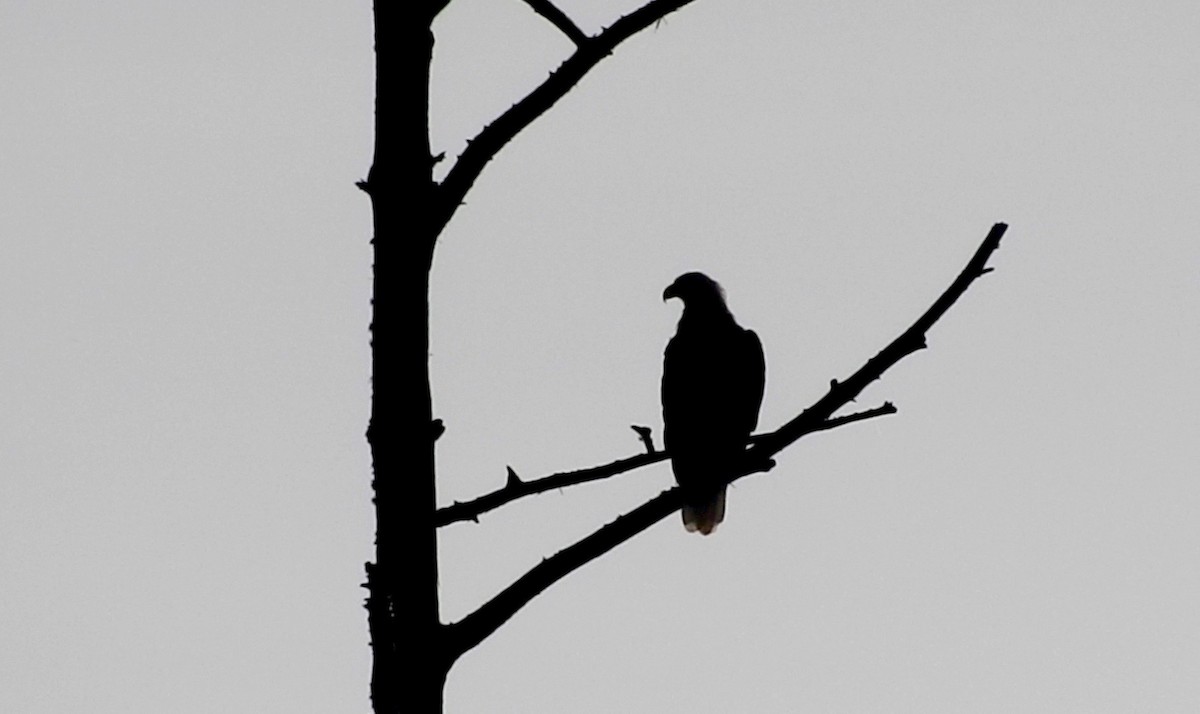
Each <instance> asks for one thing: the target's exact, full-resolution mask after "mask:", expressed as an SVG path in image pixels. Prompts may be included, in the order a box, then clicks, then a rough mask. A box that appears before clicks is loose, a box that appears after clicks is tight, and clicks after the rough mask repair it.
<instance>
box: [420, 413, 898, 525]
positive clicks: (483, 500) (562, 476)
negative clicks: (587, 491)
mask: <svg viewBox="0 0 1200 714" xmlns="http://www.w3.org/2000/svg"><path fill="white" fill-rule="evenodd" d="M895 413H896V407H894V406H892V403H891V402H885V403H884V404H883V406H880V407H875V408H874V409H868V410H866V411H862V412H857V413H854V414H847V415H845V416H840V417H834V418H832V419H827V420H825V421H823V422H821V423H819V424H817V425H815V426H813V427H811V431H825V430H828V429H834V428H836V427H839V426H842V425H844V424H850V423H852V422H856V421H862V420H863V419H870V418H871V417H877V416H883V415H885V414H895ZM642 428H645V427H642ZM811 431H810V433H811ZM775 433H776V432H771V433H769V434H756V435H754V436H752V437H750V443H751V444H757V443H759V442H761V441H763V440H764V439H769V438H772V437H774V436H775ZM797 438H799V437H797ZM669 458H671V453H670V452H669V451H653V452H647V453H644V454H637V455H636V456H630V457H627V458H624V459H617V460H616V461H613V462H611V463H607V464H603V465H601V466H593V467H591V468H586V469H579V470H577V471H563V472H560V473H555V474H550V475H549V476H543V477H541V478H536V479H533V480H532V481H522V480H521V479H519V478H516V474H515V473H513V470H512V467H509V469H508V474H509V476H508V479H507V481H506V482H505V484H504V486H503V487H502V488H498V489H496V490H495V491H491V492H489V493H485V494H483V495H482V496H480V497H478V498H473V499H471V500H470V501H461V502H460V501H455V502H454V503H453V504H451V505H449V506H443V507H442V508H439V509H438V510H437V515H436V516H435V521H434V522H435V523H436V524H437V525H438V526H439V527H441V526H445V525H449V524H451V523H457V522H459V521H475V522H476V523H478V522H479V516H481V515H483V514H484V513H487V512H488V511H491V510H495V509H497V508H499V507H501V506H503V505H505V504H508V503H512V502H513V501H515V500H517V499H518V498H524V497H525V496H533V495H535V494H539V493H545V492H546V491H554V490H556V489H561V488H566V487H568V486H575V485H578V484H581V483H587V482H589V481H599V480H600V479H605V478H609V477H610V476H618V475H620V474H623V473H626V472H628V471H633V470H634V469H639V468H641V467H643V466H649V465H650V464H657V463H658V462H660V461H666V460H667V459H669Z"/></svg>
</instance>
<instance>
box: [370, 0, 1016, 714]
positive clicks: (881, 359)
mask: <svg viewBox="0 0 1200 714" xmlns="http://www.w3.org/2000/svg"><path fill="white" fill-rule="evenodd" d="M690 1H691V0H650V2H647V3H646V4H645V5H643V6H642V7H640V8H639V9H637V10H635V11H633V12H631V13H629V14H628V15H625V16H624V17H621V18H619V19H617V20H616V21H615V22H613V23H612V25H610V26H609V27H608V28H606V29H604V30H603V31H601V32H599V33H597V34H594V35H589V34H588V33H586V32H584V31H583V30H581V29H580V28H579V27H578V26H577V25H576V24H575V23H574V22H572V21H571V20H570V19H569V18H568V17H567V16H566V15H565V14H564V13H563V12H561V11H560V10H559V9H558V8H557V7H555V6H554V4H553V3H552V2H550V0H525V2H526V4H527V5H528V6H529V7H530V8H531V9H532V10H533V11H534V12H536V13H538V14H539V15H541V16H542V17H543V18H545V19H546V20H547V21H549V22H550V23H552V24H553V25H554V26H555V27H556V28H558V29H559V30H560V31H561V32H562V33H563V34H564V35H566V36H567V37H568V38H569V39H570V40H571V41H572V42H573V43H574V45H575V49H574V52H573V53H572V54H571V55H570V56H569V57H568V58H567V59H566V60H564V61H563V62H562V64H560V65H559V66H558V68H557V69H556V70H555V71H554V72H552V73H551V74H550V76H549V77H548V78H547V79H546V80H545V81H544V82H542V84H541V85H539V86H538V87H537V88H535V89H534V90H533V91H531V92H530V93H529V94H528V95H527V96H525V97H524V98H523V99H521V100H520V101H518V102H517V103H516V104H514V105H513V106H512V107H511V108H510V109H509V110H508V111H505V112H504V113H502V114H501V115H500V116H498V117H496V119H495V120H494V121H492V123H490V124H488V125H487V126H485V127H484V128H483V129H482V130H481V131H480V132H479V133H478V134H477V135H476V136H475V137H474V138H472V139H471V140H470V142H469V143H468V145H467V148H466V149H465V150H464V151H463V152H462V154H461V155H460V156H459V157H458V158H457V159H456V160H455V161H454V163H453V165H452V166H451V167H450V169H449V171H448V172H447V173H446V174H445V177H444V178H443V179H442V180H441V181H435V180H434V173H433V168H434V165H435V164H436V163H437V162H439V161H440V160H442V159H443V157H442V156H441V155H439V156H433V155H432V152H431V150H430V144H429V76H430V75H429V70H430V61H431V59H432V55H433V43H434V38H433V31H432V24H433V20H434V18H435V17H436V16H437V14H438V13H439V12H440V11H441V10H442V9H443V8H444V7H445V6H446V5H447V4H448V3H449V0H417V1H416V2H411V3H394V2H387V1H386V0H376V2H375V8H374V14H375V55H376V85H375V88H376V103H375V153H374V157H373V160H372V164H371V168H370V171H369V173H368V174H367V178H366V180H364V181H362V182H360V183H359V187H360V188H361V189H362V190H363V191H365V192H366V193H367V194H368V195H369V196H370V198H371V206H372V213H373V217H374V238H373V240H372V244H373V246H374V271H375V273H374V299H373V315H372V324H371V336H372V339H371V345H372V373H373V376H372V387H373V393H372V401H371V418H370V425H369V426H368V428H367V440H368V442H369V444H370V447H371V455H372V460H373V468H374V479H373V481H372V487H373V488H374V493H375V497H374V502H375V513H376V539H375V561H374V562H373V563H368V564H367V566H366V574H367V578H366V584H365V586H364V587H366V588H367V590H368V597H367V605H366V607H367V620H368V627H369V630H370V636H371V648H372V653H373V656H374V660H373V667H372V672H371V700H372V704H373V706H374V710H375V712H376V714H397V713H398V712H402V711H403V712H440V711H441V710H442V691H443V687H444V684H445V679H446V674H447V672H448V671H449V669H450V667H451V666H452V665H453V664H454V662H455V661H456V660H457V659H458V658H459V657H460V656H461V655H462V654H463V653H464V652H466V651H467V650H469V649H471V648H472V647H474V646H475V645H477V644H479V643H480V642H481V641H483V640H484V639H485V638H486V637H487V636H488V635H490V634H491V633H492V632H494V631H495V630H496V629H497V628H498V627H500V626H501V625H502V624H503V623H504V622H506V621H507V620H508V619H509V618H510V617H512V615H513V614H514V613H516V612H517V611H518V610H519V609H520V608H521V607H523V606H524V605H525V604H526V603H528V602H529V601H530V600H531V599H532V598H533V597H535V596H536V595H538V594H539V593H541V592H542V591H544V590H545V589H546V588H548V587H549V586H551V585H552V584H554V583H555V582H556V581H558V580H559V579H561V578H563V577H565V576H566V575H567V574H568V573H570V572H572V571H573V570H575V569H576V568H579V567H581V566H582V565H584V564H586V563H587V562H589V561H591V560H592V559H594V558H596V557H598V556H600V555H602V554H604V553H605V552H607V551H609V550H611V549H612V548H614V547H616V546H617V545H619V544H620V543H622V542H624V541H626V540H628V539H629V538H631V537H633V536H634V535H636V534H638V533H640V532H641V531H643V530H645V529H646V528H648V527H650V526H651V525H653V524H654V523H656V522H657V521H659V520H661V519H662V518H665V517H666V516H668V515H670V514H671V513H672V512H674V511H677V510H678V509H679V507H680V505H681V498H680V494H679V491H678V489H675V488H673V489H669V490H667V491H665V492H663V493H662V494H660V495H658V496H656V497H654V498H652V499H650V500H649V501H647V502H646V503H644V504H643V505H641V506H639V507H637V508H635V509H634V510H632V511H630V512H628V513H626V514H624V515H622V516H620V517H618V518H617V519H616V520H615V521H613V522H612V523H609V524H608V525H606V526H604V527H603V528H600V529H599V530H597V531H596V532H594V533H592V534H591V535H589V536H587V537H585V538H583V539H582V540H580V541H579V542H577V543H575V544H573V545H571V546H569V547H567V548H565V549H563V550H562V551H560V552H559V553H557V554H555V555H553V556H551V557H550V558H547V559H545V560H543V561H542V562H541V563H540V564H538V565H537V566H535V567H534V568H533V569H531V570H530V571H529V572H527V573H526V574H525V575H523V576H521V577H520V578H518V579H517V580H516V582H514V583H513V584H512V585H510V586H509V587H507V588H505V589H504V590H502V591H501V592H500V593H498V594H497V595H496V596H495V597H493V598H492V599H491V600H489V601H487V602H486V603H484V604H483V605H482V606H480V607H479V608H478V609H477V610H476V611H475V612H473V613H471V614H469V615H467V616H466V617H464V618H463V619H462V620H460V621H459V622H455V623H449V624H447V623H442V622H441V620H440V617H439V613H438V591H437V583H438V563H437V529H438V527H440V526H442V525H445V524H447V523H451V522H454V521H461V520H465V519H476V518H477V517H478V515H479V514H480V513H482V512H484V511H487V510H490V509H493V508H497V507H499V506H502V505H504V504H505V503H508V502H510V501H512V500H515V499H517V498H520V497H522V496H526V495H530V494H533V493H539V492H541V491H545V490H549V489H553V488H561V487H563V486H567V485H571V484H576V483H582V482H585V481H592V480H596V479H601V478H606V477H609V476H613V475H616V474H619V473H624V472H627V471H630V470H632V469H636V468H639V467H642V466H646V465H649V464H652V463H656V462H658V461H662V460H665V459H667V458H669V457H670V454H668V453H666V452H664V451H657V450H655V449H654V447H653V442H652V440H651V439H650V435H649V433H648V432H639V433H640V434H641V435H642V436H643V441H644V443H645V445H646V447H647V448H646V453H644V454H640V455H635V456H631V457H629V458H625V459H621V460H619V461H615V462H613V463H611V464H607V465H605V466H599V467H595V468H589V469H583V470H581V471H575V472H570V473H563V474H554V475H550V476H547V477H544V478H540V479H535V480H531V481H521V480H520V479H518V478H517V477H516V475H515V474H510V478H509V480H508V483H507V484H506V485H505V486H504V488H502V489H500V490H498V491H495V492H493V493H489V494H485V495H483V496H481V497H479V498H477V499H475V500H473V501H470V502H467V503H456V504H454V505H452V506H448V507H446V508H443V509H440V510H439V509H438V508H437V504H436V490H435V486H436V484H435V477H436V468H435V462H434V442H435V441H436V440H437V438H438V436H439V435H440V434H441V432H442V430H443V427H442V424H441V422H440V421H439V420H436V419H434V416H433V408H432V402H431V397H430V385H429V359H428V354H429V271H430V268H431V265H432V259H433V252H434V245H435V244H436V242H437V239H438V236H439V235H440V234H441V233H442V230H443V229H444V228H445V227H446V225H447V223H448V222H449V221H450V219H451V218H452V217H453V216H454V214H455V212H456V211H457V209H458V207H459V206H460V205H462V203H463V199H464V197H465V196H466V194H467V192H468V191H469V190H470V189H471V186H472V185H473V184H474V183H475V180H476V179H477V178H478V177H479V175H480V173H481V172H482V171H483V169H484V167H485V166H486V165H487V163H488V162H489V161H491V159H492V158H493V157H494V156H496V154H497V152H499V151H500V150H501V149H502V148H503V147H504V146H505V145H506V144H507V143H508V142H509V141H510V140H511V139H512V138H513V137H514V136H516V135H517V134H518V133H519V132H520V131H522V130H523V129H524V128H525V127H527V126H528V125H529V124H530V123H531V122H533V121H534V120H535V119H537V118H538V117H539V116H541V115H542V114H543V113H545V112H546V111H547V110H548V109H550V107H552V106H554V104H555V103H556V102H557V101H558V100H559V99H561V98H562V97H563V96H564V95H566V94H567V93H568V92H569V91H570V90H571V89H572V88H573V87H575V85H576V84H577V83H578V82H579V81H580V79H582V78H583V77H584V76H585V75H586V74H587V73H588V72H589V71H590V70H591V69H592V68H593V67H595V66H596V65H597V64H598V63H599V62H600V61H601V60H603V59H604V58H605V57H607V56H609V55H610V54H612V52H613V51H614V50H615V49H616V47H617V46H618V45H620V44H621V43H622V42H623V41H624V40H626V39H627V38H629V37H630V36H632V35H634V34H635V33H637V32H639V31H641V30H643V29H645V28H647V27H649V26H651V25H653V24H655V23H657V22H658V21H659V20H661V19H662V18H663V17H665V16H666V15H667V14H669V13H671V12H674V11H675V10H678V9H679V8H681V7H683V6H684V5H687V4H688V3H689V2H690ZM1005 227H1006V226H1005V225H1004V224H1002V223H997V224H996V225H995V226H993V227H992V229H991V231H990V232H989V233H988V235H987V237H986V239H985V240H984V241H983V243H982V245H980V246H979V248H978V250H977V251H976V252H975V254H974V256H973V257H972V258H971V259H970V260H969V262H968V263H967V265H966V267H965V268H964V269H963V271H962V273H961V274H960V275H959V276H958V277H957V278H956V279H955V280H954V281H953V283H951V285H950V286H949V287H948V288H947V289H946V290H945V292H943V293H942V295H941V296H940V297H939V298H938V299H937V300H936V301H935V302H934V303H933V305H932V306H931V307H930V308H929V309H928V310H927V311H926V312H925V313H924V314H923V315H921V317H920V318H918V319H917V321H916V322H914V323H913V324H912V326H911V327H909V328H908V329H907V330H905V331H904V332H903V333H902V334H901V335H900V336H899V337H897V338H896V339H894V340H893V341H892V342H891V343H890V344H888V345H887V346H885V347H884V348H883V349H882V351H880V352H879V353H878V354H877V355H875V356H874V357H872V358H871V359H869V360H867V361H866V363H865V364H864V365H863V366H862V367H860V368H859V369H858V370H857V371H855V372H854V373H852V374H851V375H850V376H849V377H848V378H846V379H844V380H842V381H834V382H833V383H831V385H830V388H829V390H828V392H827V393H826V394H825V395H824V396H823V397H821V398H820V399H818V400H817V401H816V402H814V403H813V404H812V405H810V406H809V407H808V408H806V409H804V410H803V411H802V412H800V414H799V415H797V416H796V417H795V418H794V419H792V420H790V421H789V422H787V423H786V424H784V425H782V426H780V427H779V428H778V429H776V430H775V431H772V432H769V433H765V434H761V435H757V436H755V437H752V439H751V446H750V448H749V449H748V451H747V454H748V458H747V461H746V464H747V466H746V468H745V469H744V472H743V473H739V474H733V475H731V478H730V481H732V480H735V479H737V478H742V477H743V476H747V475H749V474H751V473H755V472H761V471H766V470H768V469H770V468H771V467H772V466H773V465H774V462H773V461H772V457H773V456H774V455H775V454H777V453H778V452H779V451H781V450H782V449H784V448H786V447H787V446H789V445H790V444H792V443H794V442H795V441H796V440H797V439H799V438H800V437H802V436H804V435H806V434H811V433H813V432H816V431H822V430H827V429H831V428H835V427H838V426H842V425H845V424H848V423H852V422H855V421H860V420H863V419H868V418H872V417H876V416H881V415H885V414H892V413H894V412H895V411H896V409H895V407H893V406H892V405H891V404H890V403H885V404H883V405H882V406H879V407H876V408H874V409H869V410H866V411H861V412H857V413H853V414H848V415H843V416H835V413H836V412H837V411H838V410H839V409H840V408H842V407H843V406H844V405H846V404H847V403H848V402H850V401H852V400H853V399H854V398H855V397H856V396H857V395H858V394H859V393H860V392H861V391H862V390H863V389H864V388H865V387H866V386H867V385H868V384H869V383H870V382H872V381H874V380H875V379H878V378H879V377H880V376H881V375H882V374H883V373H884V372H885V371H886V370H887V369H889V368H890V367H891V366H892V365H894V364H896V363H897V362H898V361H899V360H901V359H903V358H904V357H906V356H908V355H910V354H912V353H913V352H916V351H917V350H920V349H922V348H924V347H925V333H926V332H927V331H928V330H929V328H930V327H931V326H932V325H933V324H934V322H936V321H937V320H938V319H939V318H940V317H941V316H942V315H943V314H944V313H945V312H946V310H948V309H949V308H950V306H951V305H953V304H954V302H955V301H956V300H957V299H958V298H959V296H961V295H962V294H963V292H964V291H966V289H967V288H968V287H969V286H970V285H971V283H972V282H973V281H974V280H975V279H976V278H978V277H979V276H981V275H983V274H984V273H986V272H988V271H989V270H990V268H988V267H987V261H988V258H989V256H990V255H991V254H992V252H993V251H994V250H995V249H996V248H997V246H998V244H999V241H1000V238H1001V237H1002V236H1003V234H1004V230H1005Z"/></svg>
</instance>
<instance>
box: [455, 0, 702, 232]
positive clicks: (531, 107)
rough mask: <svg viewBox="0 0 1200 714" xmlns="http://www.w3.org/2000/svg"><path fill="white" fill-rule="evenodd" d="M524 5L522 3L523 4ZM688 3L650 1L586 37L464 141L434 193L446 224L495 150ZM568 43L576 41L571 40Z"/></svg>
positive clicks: (680, 0) (682, 0)
mask: <svg viewBox="0 0 1200 714" xmlns="http://www.w3.org/2000/svg"><path fill="white" fill-rule="evenodd" d="M528 1H529V0H526V2H528ZM691 1H692V0H651V1H650V2H648V3H646V4H645V5H643V6H642V7H640V8H638V9H637V10H634V11H633V12H631V13H629V14H628V15H625V16H624V17H622V18H620V19H619V20H617V21H616V22H614V23H613V24H612V25H611V26H610V27H609V28H608V29H606V30H604V31H603V32H601V33H600V34H598V35H596V36H594V37H585V38H584V41H583V42H576V49H575V53H574V54H572V55H571V56H570V57H568V58H567V59H566V60H565V61H564V62H563V63H562V64H560V65H559V66H558V69H556V70H554V71H553V72H551V73H550V76H549V77H547V78H546V81H544V82H542V83H541V84H540V85H538V87H537V88H535V89H534V90H533V91H532V92H530V93H529V94H527V95H526V96H525V98H524V99H522V100H520V101H519V102H517V103H516V104H514V105H512V107H510V108H509V109H508V111H506V112H504V113H503V114H501V115H500V116H499V117H497V118H496V120H495V121H493V122H492V123H491V124H488V125H487V126H485V127H484V128H483V130H482V131H480V132H479V134H477V135H476V136H475V138H474V139H471V140H469V141H468V142H467V148H466V149H464V150H463V152H462V154H461V155H460V156H459V157H458V161H456V162H455V163H454V167H453V168H451V169H450V172H449V173H447V174H446V178H445V179H444V180H443V181H442V183H441V185H440V188H439V190H440V192H441V195H442V200H443V201H444V204H443V205H444V208H445V216H444V218H445V220H449V218H450V216H451V215H452V214H453V213H454V211H456V210H458V206H459V205H460V204H461V203H462V200H463V198H464V197H465V196H466V195H467V191H469V190H471V186H473V185H474V184H475V179H477V178H479V174H480V173H481V172H482V171H483V167H484V166H486V165H487V163H488V162H489V161H491V160H492V159H493V158H494V157H495V156H496V154H497V153H498V152H499V151H500V149H503V148H504V145H505V144H507V143H508V142H509V141H511V140H512V138H513V137H514V136H516V135H517V134H518V133H519V132H520V131H521V130H522V129H524V128H525V127H527V126H529V125H530V124H531V123H532V122H533V120H534V119H537V118H538V117H540V116H541V115H542V114H545V113H546V111H547V110H549V109H550V107H552V106H554V105H555V104H556V103H557V102H558V100H559V99H562V98H563V96H565V95H566V93H567V92H569V91H571V89H572V88H574V87H575V85H576V84H578V83H579V80H581V79H583V77H584V76H585V75H586V74H587V73H588V72H590V71H591V70H592V68H593V67H595V66H596V65H597V64H599V63H600V60H602V59H604V58H605V57H607V56H608V55H609V54H611V53H612V51H613V50H614V49H615V48H616V46H617V45H619V44H621V43H622V42H624V41H625V40H627V39H629V38H630V37H631V36H633V35H634V34H636V33H638V32H639V31H641V30H644V29H645V28H647V27H649V26H650V25H652V24H654V23H655V22H658V21H659V20H661V19H663V17H665V16H666V15H668V14H669V13H672V12H674V11H676V10H678V9H679V8H681V7H683V6H684V5H687V4H688V3H690V2H691ZM529 4H530V5H532V6H534V9H535V10H537V9H538V6H540V7H541V8H542V10H546V9H547V6H548V7H551V8H553V6H552V5H550V3H548V2H536V1H535V2H531V3H529ZM554 10H557V8H554ZM558 16H560V19H559V22H561V21H562V20H566V22H567V23H568V24H569V25H570V26H571V27H574V23H571V22H570V20H567V19H566V15H563V14H562V13H561V12H559V13H558ZM543 17H546V18H547V19H549V20H550V21H551V22H554V23H555V25H556V26H558V27H559V29H563V26H562V25H559V22H555V20H554V19H552V17H554V11H553V10H552V11H551V15H549V16H548V15H545V14H544V13H543ZM575 30H578V28H575ZM563 31H564V32H567V33H568V36H570V35H571V34H572V33H573V31H568V30H565V29H563ZM579 35H583V32H582V31H579ZM572 39H575V38H574V37H572Z"/></svg>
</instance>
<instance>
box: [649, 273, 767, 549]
mask: <svg viewBox="0 0 1200 714" xmlns="http://www.w3.org/2000/svg"><path fill="white" fill-rule="evenodd" d="M670 298H679V299H680V300H682V301H683V316H682V317H680V318H679V327H678V329H677V330H676V332H675V336H674V337H672V338H671V341H670V342H668V343H667V349H666V353H665V355H664V358H663V378H662V404H663V441H664V443H665V444H666V447H667V449H668V450H670V452H671V467H672V469H673V470H674V472H675V480H676V481H678V482H679V486H680V488H681V489H682V490H683V509H682V513H683V525H684V527H685V528H687V530H688V531H689V532H696V531H699V532H700V533H702V534H703V535H708V534H709V533H712V532H713V530H714V529H716V527H717V524H718V523H720V522H721V521H722V520H724V519H725V486H726V482H727V481H728V480H729V479H730V478H731V477H732V476H734V475H735V474H734V472H735V471H736V470H737V468H738V467H739V465H741V464H742V462H743V459H744V456H745V452H746V442H747V441H748V440H749V437H750V434H751V432H753V431H754V427H755V426H757V425H758V409H759V407H760V406H761V405H762V398H763V388H764V387H765V385H766V374H767V365H766V360H765V359H764V358H763V349H762V343H761V342H760V341H759V339H758V335H756V334H754V331H753V330H747V329H745V328H743V327H742V326H740V325H738V324H737V321H736V320H734V319H733V315H732V314H731V313H730V312H729V308H728V307H727V306H726V305H725V293H724V291H723V290H722V289H721V286H720V285H718V284H717V283H716V281H714V280H713V279H712V278H710V277H708V276H707V275H704V274H703V273H685V274H683V275H680V276H679V277H678V278H676V279H675V282H673V283H671V285H670V286H669V287H668V288H667V289H666V290H664V291H663V300H664V301H666V300H669V299H670Z"/></svg>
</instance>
